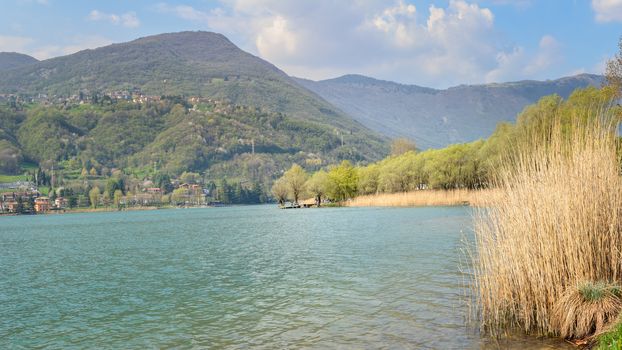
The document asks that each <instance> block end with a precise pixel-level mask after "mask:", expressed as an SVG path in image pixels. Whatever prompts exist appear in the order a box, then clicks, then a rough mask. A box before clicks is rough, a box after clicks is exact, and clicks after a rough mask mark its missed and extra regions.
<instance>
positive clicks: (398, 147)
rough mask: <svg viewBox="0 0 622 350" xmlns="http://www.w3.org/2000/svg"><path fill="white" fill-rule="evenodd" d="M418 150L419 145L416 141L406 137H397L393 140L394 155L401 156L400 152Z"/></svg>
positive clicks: (392, 153)
mask: <svg viewBox="0 0 622 350" xmlns="http://www.w3.org/2000/svg"><path fill="white" fill-rule="evenodd" d="M416 150H417V146H416V145H415V143H414V142H413V141H411V140H409V139H407V138H404V137H400V138H397V139H395V140H393V142H391V155H392V156H399V155H400V154H404V153H406V152H410V151H413V152H414V151H416Z"/></svg>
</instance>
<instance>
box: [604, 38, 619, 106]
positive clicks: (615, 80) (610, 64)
mask: <svg viewBox="0 0 622 350" xmlns="http://www.w3.org/2000/svg"><path fill="white" fill-rule="evenodd" d="M618 49H619V51H618V53H617V54H616V55H615V56H614V57H613V58H612V59H610V60H609V61H607V67H606V68H605V78H606V80H607V85H609V86H611V87H612V88H614V89H615V91H616V93H617V94H618V96H620V94H622V37H620V41H619V42H618Z"/></svg>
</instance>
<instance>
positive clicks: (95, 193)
mask: <svg viewBox="0 0 622 350" xmlns="http://www.w3.org/2000/svg"><path fill="white" fill-rule="evenodd" d="M100 194H101V192H100V191H99V188H98V187H97V186H95V187H93V188H92V189H91V190H90V191H89V200H90V202H91V207H92V208H97V204H98V203H99V196H100Z"/></svg>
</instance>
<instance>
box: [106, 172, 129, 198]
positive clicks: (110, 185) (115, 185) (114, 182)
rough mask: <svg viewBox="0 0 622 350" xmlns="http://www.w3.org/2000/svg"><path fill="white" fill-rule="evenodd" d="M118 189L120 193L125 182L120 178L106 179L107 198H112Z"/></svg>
mask: <svg viewBox="0 0 622 350" xmlns="http://www.w3.org/2000/svg"><path fill="white" fill-rule="evenodd" d="M117 190H120V191H121V193H123V192H124V190H125V182H124V181H123V179H121V178H114V177H112V178H110V179H108V181H106V188H105V190H104V191H105V193H106V194H107V196H108V198H114V193H115V191H117Z"/></svg>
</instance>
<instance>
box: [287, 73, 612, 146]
mask: <svg viewBox="0 0 622 350" xmlns="http://www.w3.org/2000/svg"><path fill="white" fill-rule="evenodd" d="M296 80H297V81H298V82H299V83H300V84H301V85H302V86H304V87H306V88H307V89H309V90H311V91H313V92H315V93H317V94H318V95H320V96H322V97H323V98H324V99H326V100H327V101H328V102H330V103H332V104H333V105H335V106H336V107H338V108H340V109H341V110H343V111H345V112H346V113H348V114H349V115H351V116H352V117H354V118H355V119H356V120H358V121H359V122H361V123H362V124H363V125H365V126H367V127H369V128H370V129H372V130H376V131H378V132H380V133H382V134H384V135H386V136H388V137H392V138H394V137H407V138H410V139H413V140H414V141H415V142H416V143H417V145H418V146H419V147H421V148H429V147H434V148H436V147H443V146H446V145H448V144H451V143H457V142H467V141H473V140H476V139H479V138H485V137H488V136H489V135H490V134H491V133H492V132H493V130H494V129H495V126H496V125H497V123H499V122H501V121H513V120H514V119H515V117H516V115H517V114H518V113H519V112H520V111H521V110H522V109H523V108H525V107H526V106H527V105H529V104H532V103H534V102H536V101H537V100H538V99H539V98H540V97H542V96H545V95H550V94H558V95H560V96H562V97H564V98H565V97H567V96H568V95H569V94H570V93H572V91H574V90H575V89H576V88H582V87H587V86H600V85H601V83H602V81H603V77H601V76H598V75H590V74H581V75H577V76H572V77H566V78H561V79H557V80H547V81H519V82H511V83H502V84H485V85H461V86H457V87H452V88H449V89H444V90H438V89H431V88H426V87H421V86H416V85H403V84H398V83H394V82H390V81H383V80H377V79H373V78H369V77H365V76H361V75H346V76H342V77H340V78H335V79H329V80H322V81H311V80H305V79H299V78H297V79H296Z"/></svg>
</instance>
